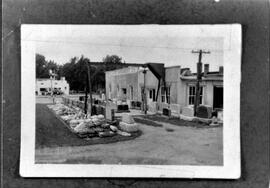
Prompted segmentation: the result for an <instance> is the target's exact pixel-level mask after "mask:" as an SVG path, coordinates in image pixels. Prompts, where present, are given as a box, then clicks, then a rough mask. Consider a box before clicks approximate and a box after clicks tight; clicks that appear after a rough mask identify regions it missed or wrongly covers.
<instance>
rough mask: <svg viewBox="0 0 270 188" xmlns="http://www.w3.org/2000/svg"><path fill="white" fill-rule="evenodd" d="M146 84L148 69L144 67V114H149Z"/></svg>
mask: <svg viewBox="0 0 270 188" xmlns="http://www.w3.org/2000/svg"><path fill="white" fill-rule="evenodd" d="M145 82H146V67H144V70H143V98H144V100H143V102H144V104H143V106H144V109H143V110H144V114H147V101H146V98H147V97H146V85H145Z"/></svg>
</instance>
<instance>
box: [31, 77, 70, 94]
mask: <svg viewBox="0 0 270 188" xmlns="http://www.w3.org/2000/svg"><path fill="white" fill-rule="evenodd" d="M51 90H58V91H61V92H63V93H64V94H65V95H69V84H68V82H67V81H66V79H65V77H61V79H60V80H55V79H48V78H45V79H43V78H37V79H36V95H47V94H48V93H50V92H51Z"/></svg>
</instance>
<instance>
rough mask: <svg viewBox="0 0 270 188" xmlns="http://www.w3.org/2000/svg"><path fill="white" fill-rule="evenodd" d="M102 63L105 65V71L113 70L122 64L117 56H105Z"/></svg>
mask: <svg viewBox="0 0 270 188" xmlns="http://www.w3.org/2000/svg"><path fill="white" fill-rule="evenodd" d="M102 61H103V62H104V63H105V64H106V71H110V70H115V69H117V68H119V67H121V64H122V63H123V62H122V58H121V57H119V56H117V55H107V56H106V57H104V58H103V60H102Z"/></svg>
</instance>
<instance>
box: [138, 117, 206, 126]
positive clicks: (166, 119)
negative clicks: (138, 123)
mask: <svg viewBox="0 0 270 188" xmlns="http://www.w3.org/2000/svg"><path fill="white" fill-rule="evenodd" d="M143 118H145V119H149V120H152V121H157V122H164V123H170V124H173V125H177V126H186V127H197V128H204V127H210V126H208V125H207V124H206V123H202V122H192V121H186V120H183V119H180V118H176V117H164V116H160V115H146V116H144V117H143Z"/></svg>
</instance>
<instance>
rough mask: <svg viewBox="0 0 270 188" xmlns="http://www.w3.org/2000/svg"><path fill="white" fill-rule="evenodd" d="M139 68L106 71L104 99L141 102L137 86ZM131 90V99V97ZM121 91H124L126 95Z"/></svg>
mask: <svg viewBox="0 0 270 188" xmlns="http://www.w3.org/2000/svg"><path fill="white" fill-rule="evenodd" d="M138 71H139V68H138V67H127V68H123V69H117V70H114V71H107V72H106V74H105V76H106V97H107V98H108V99H115V98H117V99H128V100H141V96H140V88H139V87H138V86H139V84H138V82H139V80H140V79H139V74H138ZM131 87H132V88H133V95H132V96H133V97H132V96H131ZM122 89H126V94H124V93H123V90H122Z"/></svg>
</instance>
